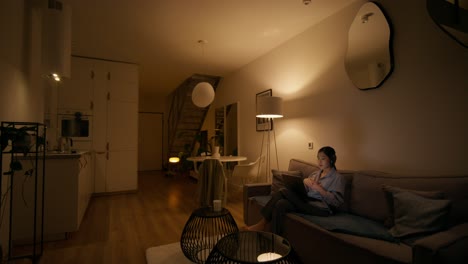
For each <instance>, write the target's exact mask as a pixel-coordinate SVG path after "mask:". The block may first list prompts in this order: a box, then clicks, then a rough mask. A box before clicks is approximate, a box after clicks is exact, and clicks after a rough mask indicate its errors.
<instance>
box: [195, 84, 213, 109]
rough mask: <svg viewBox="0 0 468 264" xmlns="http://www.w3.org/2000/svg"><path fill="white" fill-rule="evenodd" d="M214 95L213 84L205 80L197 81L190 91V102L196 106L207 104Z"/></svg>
mask: <svg viewBox="0 0 468 264" xmlns="http://www.w3.org/2000/svg"><path fill="white" fill-rule="evenodd" d="M214 97H215V92H214V89H213V86H211V84H209V83H207V82H200V83H198V84H197V85H196V86H195V88H193V92H192V102H193V103H194V104H195V105H196V106H198V107H202V108H203V107H207V106H209V105H210V104H211V103H212V102H213V100H214Z"/></svg>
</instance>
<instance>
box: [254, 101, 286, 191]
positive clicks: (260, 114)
mask: <svg viewBox="0 0 468 264" xmlns="http://www.w3.org/2000/svg"><path fill="white" fill-rule="evenodd" d="M256 116H257V118H266V120H267V122H268V126H267V127H266V128H265V130H263V137H262V146H261V150H260V157H262V154H263V143H264V142H265V136H266V138H267V139H266V161H265V164H266V165H265V175H266V178H267V181H268V182H271V177H269V174H270V169H271V164H270V162H271V153H270V152H271V151H270V147H271V146H270V141H271V140H270V135H271V132H273V143H274V145H275V154H276V168H277V169H279V162H278V150H277V148H276V135H275V130H274V127H273V123H272V121H273V119H274V118H281V117H283V99H281V97H274V96H262V97H259V98H258V99H257V115H256ZM260 169H261V166H259V167H258V172H257V178H258V175H259V174H260Z"/></svg>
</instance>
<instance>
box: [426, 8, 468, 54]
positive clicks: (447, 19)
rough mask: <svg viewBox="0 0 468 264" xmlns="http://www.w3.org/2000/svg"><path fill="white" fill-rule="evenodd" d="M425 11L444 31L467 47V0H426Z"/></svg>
mask: <svg viewBox="0 0 468 264" xmlns="http://www.w3.org/2000/svg"><path fill="white" fill-rule="evenodd" d="M427 11H428V12H429V15H430V16H431V17H432V19H433V20H434V22H435V23H436V24H437V25H438V26H439V27H440V28H441V29H442V30H443V31H444V32H445V33H447V34H448V35H449V36H451V37H452V38H453V39H455V40H456V41H457V42H458V43H460V44H461V45H462V46H463V47H465V48H468V0H427Z"/></svg>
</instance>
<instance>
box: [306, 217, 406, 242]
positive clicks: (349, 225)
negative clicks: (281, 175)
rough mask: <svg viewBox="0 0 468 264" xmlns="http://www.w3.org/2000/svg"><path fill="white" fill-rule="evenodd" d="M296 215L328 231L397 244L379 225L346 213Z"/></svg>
mask: <svg viewBox="0 0 468 264" xmlns="http://www.w3.org/2000/svg"><path fill="white" fill-rule="evenodd" d="M298 215H300V216H301V217H303V218H305V219H307V220H309V221H311V222H312V223H314V224H317V225H319V226H321V227H322V228H324V229H326V230H329V231H334V232H340V233H345V234H351V235H358V236H364V237H369V238H374V239H380V240H385V241H390V242H398V239H396V238H394V237H393V236H392V235H391V234H390V233H389V232H388V230H387V228H385V226H384V225H382V224H381V223H379V222H376V221H372V220H369V219H366V218H364V217H360V216H357V215H353V214H347V213H337V214H334V215H331V216H315V215H307V214H298Z"/></svg>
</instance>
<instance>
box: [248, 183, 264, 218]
mask: <svg viewBox="0 0 468 264" xmlns="http://www.w3.org/2000/svg"><path fill="white" fill-rule="evenodd" d="M243 188H244V189H243V191H244V194H243V202H244V221H247V219H248V215H247V214H248V213H247V212H248V208H249V198H250V197H254V196H264V195H270V193H271V183H248V184H244V187H243Z"/></svg>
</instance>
